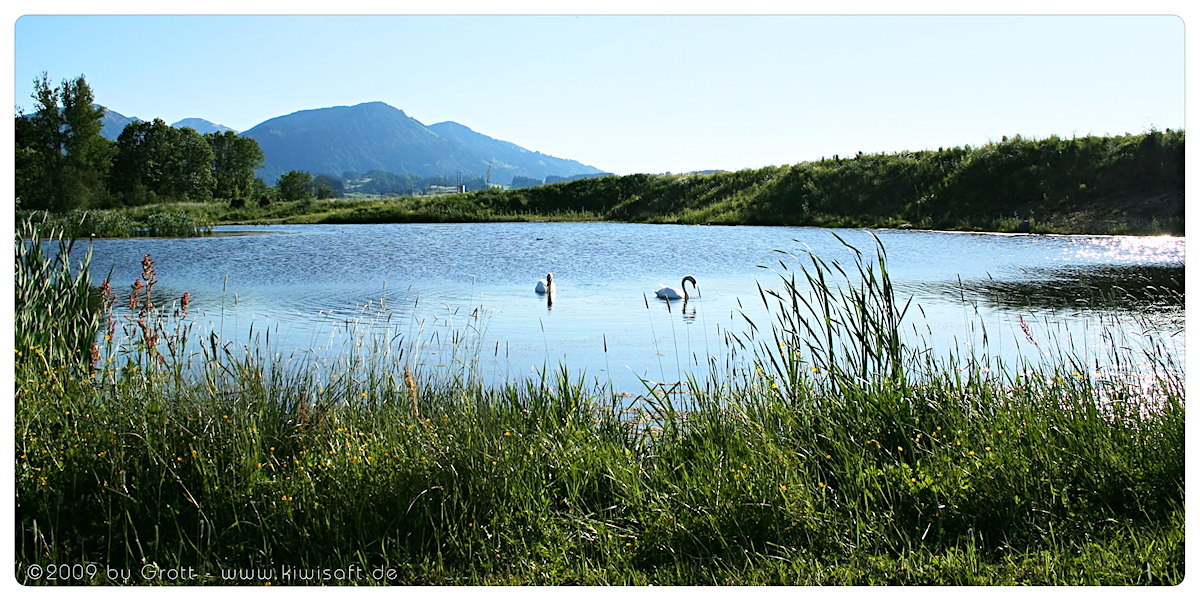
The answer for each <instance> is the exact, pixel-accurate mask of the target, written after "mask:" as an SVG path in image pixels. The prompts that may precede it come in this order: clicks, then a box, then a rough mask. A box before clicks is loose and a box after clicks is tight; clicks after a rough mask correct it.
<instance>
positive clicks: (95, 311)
mask: <svg viewBox="0 0 1200 601" xmlns="http://www.w3.org/2000/svg"><path fill="white" fill-rule="evenodd" d="M43 244H49V245H50V246H51V248H49V249H46V248H43ZM74 244H75V242H74V239H73V238H71V237H69V236H65V235H64V234H63V231H62V230H61V229H57V228H55V227H53V226H51V225H48V224H47V223H46V222H44V221H36V220H34V219H29V218H26V219H22V220H20V221H19V222H18V227H17V230H16V236H15V259H16V268H15V272H16V273H15V291H16V293H15V296H14V312H15V317H14V334H15V342H16V349H15V350H16V355H17V368H18V371H22V372H23V373H26V372H27V373H32V374H37V373H40V374H41V375H42V377H41V378H39V379H40V380H42V381H43V382H47V383H53V384H55V385H62V384H63V382H64V381H65V380H66V379H67V378H77V377H82V376H83V375H84V374H86V373H87V371H88V370H89V369H90V364H91V361H92V359H93V356H92V352H93V342H94V341H95V339H96V335H97V332H99V330H100V327H101V324H102V323H103V322H102V316H101V308H102V307H101V303H102V298H101V297H102V295H101V294H100V293H99V292H96V291H94V290H93V289H92V287H91V282H90V280H89V277H90V271H89V266H90V263H91V249H90V248H89V249H88V253H87V255H86V256H85V257H84V258H83V259H82V260H81V261H80V263H79V264H78V265H76V266H75V267H74V268H72V266H71V263H70V253H71V250H72V249H73V248H74ZM18 396H19V395H18Z"/></svg>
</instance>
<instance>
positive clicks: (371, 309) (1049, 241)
mask: <svg viewBox="0 0 1200 601" xmlns="http://www.w3.org/2000/svg"><path fill="white" fill-rule="evenodd" d="M217 229H218V232H219V233H221V235H217V236H212V237H206V238H190V239H120V240H97V241H96V242H95V243H94V258H93V266H94V267H93V277H95V278H96V279H99V278H100V277H102V276H103V274H104V273H106V271H107V269H108V268H110V267H111V268H113V280H112V281H113V285H114V288H115V289H117V290H118V293H120V294H127V291H128V289H129V288H128V286H129V285H130V284H132V282H133V281H134V279H135V278H137V277H138V276H139V275H140V273H141V259H142V256H143V255H144V254H146V253H149V254H150V255H151V256H152V257H153V258H154V260H155V262H156V268H157V275H158V280H159V284H158V286H157V287H156V288H155V291H156V292H157V293H159V294H160V295H161V298H162V299H163V300H164V301H171V300H175V299H178V298H179V297H180V296H182V294H183V293H184V292H189V293H191V299H192V300H191V314H190V317H191V319H192V320H193V322H194V324H195V328H196V331H197V332H198V333H205V332H208V331H214V332H216V333H217V334H218V335H219V336H220V337H221V339H222V340H225V341H230V342H234V343H237V344H241V345H243V346H244V345H246V344H250V343H252V342H256V344H258V345H259V346H260V347H262V346H267V347H268V348H267V349H266V350H268V351H269V352H272V353H276V354H278V355H280V356H282V357H287V358H296V357H324V358H329V360H335V359H334V358H336V357H337V356H338V354H339V353H345V352H346V350H347V349H353V348H355V347H356V345H361V346H358V352H369V351H370V350H371V349H372V348H379V347H378V345H379V344H382V345H383V346H387V347H394V348H399V347H408V350H407V351H406V352H407V353H408V357H409V359H410V360H414V361H416V362H417V363H419V364H424V365H426V366H430V367H439V366H454V365H456V364H458V363H459V362H460V361H461V359H462V358H463V357H466V356H476V357H478V358H479V364H478V372H477V373H478V374H479V375H480V376H482V377H484V378H486V379H488V380H490V381H496V380H505V379H517V378H522V377H525V376H527V375H530V374H531V373H534V371H535V370H537V369H540V368H542V367H543V366H548V367H550V368H556V367H557V366H558V365H559V364H560V363H562V364H565V365H567V366H568V367H569V368H570V369H571V370H572V371H573V372H575V373H577V374H578V373H584V374H586V376H587V377H588V379H593V378H595V379H599V380H601V381H604V382H612V383H613V384H614V385H615V386H616V387H617V388H618V389H622V390H631V391H634V392H639V391H642V390H643V388H642V385H641V384H640V383H639V379H640V378H645V379H647V380H650V381H663V382H671V381H677V380H679V379H681V378H682V377H683V376H684V374H686V373H689V372H692V373H696V372H703V371H704V365H705V363H706V358H707V357H710V356H714V357H722V356H724V355H725V354H726V347H725V340H726V334H727V333H729V332H736V333H741V332H745V331H746V330H747V327H748V326H747V321H746V318H747V317H748V318H749V319H750V320H751V321H754V322H755V323H756V324H758V325H759V326H760V327H763V326H767V325H768V324H769V322H770V320H771V319H770V316H769V314H768V312H767V311H766V310H765V309H764V308H763V303H762V300H761V299H760V297H759V292H758V286H759V285H760V284H761V285H762V286H763V287H764V288H768V289H780V288H781V286H780V282H781V280H780V277H779V275H778V274H777V273H776V271H777V270H778V269H779V267H780V263H779V261H780V260H783V261H785V262H786V263H787V264H788V265H790V266H792V267H793V268H798V267H799V266H800V262H799V261H797V260H794V259H790V258H789V257H787V256H785V255H784V254H781V253H780V252H776V251H786V252H790V253H793V254H796V255H800V256H803V254H804V253H805V252H806V251H810V252H813V253H815V254H816V255H818V256H820V257H822V258H823V259H826V260H836V261H839V262H841V263H842V264H843V265H846V266H847V267H848V268H852V265H853V254H852V252H851V251H850V250H849V249H847V248H846V247H845V246H843V245H842V243H841V242H839V241H838V239H837V238H835V236H834V235H833V234H835V233H836V234H837V235H838V236H840V237H841V238H842V239H843V240H845V241H846V242H847V243H849V244H851V245H853V246H855V247H857V248H859V249H861V250H862V251H863V252H864V254H866V255H867V256H873V255H874V240H873V238H872V233H871V232H868V231H865V230H829V229H821V228H806V227H753V226H737V227H725V226H671V225H642V224H624V223H495V224H491V223H489V224H462V225H445V224H391V225H346V226H325V225H304V226H261V227H251V226H235V227H234V226H231V227H222V228H217ZM874 235H875V236H878V239H879V240H880V241H881V242H882V243H883V244H884V246H885V248H886V249H887V253H888V260H889V264H890V272H891V275H892V278H893V281H894V282H895V283H896V285H897V289H898V292H899V294H900V296H901V298H902V299H907V298H908V297H912V299H913V301H912V303H913V308H912V309H910V312H909V319H908V324H907V325H906V331H908V332H911V336H912V339H913V340H918V339H920V340H921V341H922V343H923V344H928V345H929V346H931V347H932V348H933V349H934V350H935V351H937V352H948V351H955V352H964V351H965V350H973V351H975V352H981V353H988V354H993V355H999V356H1001V357H1012V356H1015V355H1018V354H1020V355H1028V354H1030V353H1034V354H1036V353H1038V352H1042V349H1044V348H1046V347H1048V346H1050V344H1048V343H1055V344H1058V345H1060V346H1062V345H1065V346H1069V347H1070V348H1072V349H1076V350H1077V351H1079V352H1081V353H1082V354H1088V353H1090V352H1092V351H1091V350H1089V349H1091V348H1093V347H1094V348H1100V345H1101V337H1102V336H1103V335H1105V332H1108V333H1112V332H1113V331H1116V332H1117V333H1119V334H1120V335H1121V336H1123V337H1128V338H1130V339H1132V340H1133V341H1134V342H1136V341H1137V340H1140V339H1141V338H1142V337H1143V336H1145V335H1146V334H1151V335H1154V336H1157V337H1160V338H1162V339H1164V340H1167V341H1168V342H1169V343H1170V344H1172V345H1174V346H1175V347H1177V349H1176V351H1174V352H1176V353H1177V355H1178V356H1179V358H1180V359H1182V353H1183V307H1182V292H1183V274H1184V270H1183V265H1184V240H1183V239H1182V238H1169V237H1153V238H1139V237H1110V236H1033V235H997V234H969V233H947V232H926V231H911V230H910V231H894V230H877V231H874ZM772 268H774V270H773V269H772ZM547 272H553V273H554V281H555V283H556V286H557V291H556V294H555V295H554V296H553V298H552V299H550V298H548V297H546V296H542V295H538V294H536V293H535V292H534V285H535V283H536V282H537V280H538V279H541V278H544V277H545V276H546V273H547ZM684 275H693V276H695V277H696V279H697V280H698V283H699V291H700V296H699V298H692V299H690V301H689V302H688V303H687V306H686V311H685V307H684V306H683V303H681V302H679V301H674V302H671V303H668V302H666V301H662V300H658V299H656V298H655V297H654V292H653V291H654V290H655V289H657V288H658V287H659V285H660V284H666V285H670V286H676V287H677V286H679V283H680V279H681V278H682V277H683V276H684ZM1163 289H1169V290H1174V291H1177V292H1178V293H1179V294H1178V297H1176V298H1175V299H1174V300H1171V299H1170V298H1168V297H1167V296H1166V295H1164V294H1162V293H1161V290H1163ZM551 300H552V302H550V301H551ZM918 306H919V307H920V309H919V310H918V308H917V307H918ZM743 314H744V315H745V317H743ZM1022 320H1023V321H1024V322H1025V323H1026V324H1027V325H1028V326H1029V327H1030V330H1031V334H1032V335H1033V336H1034V338H1035V340H1038V341H1039V342H1040V343H1041V344H1040V345H1039V347H1037V348H1035V347H1034V346H1033V345H1030V344H1028V343H1027V342H1026V341H1027V338H1026V336H1025V334H1024V332H1023V331H1022V329H1021V328H1020V326H1019V323H1020V321H1022ZM984 331H986V332H987V340H986V345H985V341H984V339H983V332H984ZM268 336H269V342H268V340H267V338H268ZM252 337H256V338H252ZM380 341H382V342H380Z"/></svg>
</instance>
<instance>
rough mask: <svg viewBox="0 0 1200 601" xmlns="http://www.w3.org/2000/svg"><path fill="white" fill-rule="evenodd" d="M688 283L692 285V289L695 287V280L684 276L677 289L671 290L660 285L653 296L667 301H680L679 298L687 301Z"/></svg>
mask: <svg viewBox="0 0 1200 601" xmlns="http://www.w3.org/2000/svg"><path fill="white" fill-rule="evenodd" d="M688 282H691V283H692V288H695V287H696V278H694V277H692V276H690V275H685V276H683V280H682V281H681V282H680V283H679V288H672V287H670V286H663V285H662V284H659V289H658V290H656V291H654V296H657V297H658V298H663V299H667V300H676V299H680V298H682V299H683V300H687V299H688V291H687V284H688ZM697 296H699V295H697Z"/></svg>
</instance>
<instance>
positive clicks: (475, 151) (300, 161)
mask: <svg viewBox="0 0 1200 601" xmlns="http://www.w3.org/2000/svg"><path fill="white" fill-rule="evenodd" d="M137 120H138V119H137V118H136V117H126V116H124V115H121V114H120V113H117V112H115V111H112V110H111V109H106V111H105V117H104V121H103V123H102V126H103V127H102V128H101V132H100V133H101V135H103V136H104V137H106V138H108V139H110V140H116V139H117V137H118V136H120V134H121V131H122V130H123V129H124V128H125V125H126V124H128V123H130V122H132V121H137ZM172 126H174V127H191V128H192V129H195V130H196V131H197V132H200V133H210V132H220V131H233V130H232V129H231V128H229V127H225V126H223V125H218V124H216V123H212V122H210V121H206V120H204V119H197V118H191V119H184V120H182V121H179V122H177V123H173V124H172ZM240 135H242V136H245V137H248V138H253V139H254V140H256V141H258V144H259V147H260V148H262V151H263V155H264V163H265V164H264V166H263V167H262V168H261V169H260V170H259V172H258V175H259V177H261V178H263V180H265V181H266V182H267V183H274V182H275V180H276V179H277V178H278V177H279V176H280V175H282V174H284V173H287V172H288V171H307V172H309V173H311V174H313V175H322V174H325V175H332V176H335V177H342V176H343V174H346V173H348V172H355V173H366V172H370V171H376V170H378V171H390V172H392V173H396V174H415V175H420V176H426V177H439V176H441V177H445V178H447V180H449V181H453V180H455V178H456V177H459V176H462V177H466V176H474V177H486V178H488V179H489V181H491V182H493V183H498V184H509V183H510V182H512V181H513V178H514V177H519V178H522V179H526V178H529V179H535V180H546V179H547V178H550V179H551V181H553V180H561V179H574V178H576V177H578V176H581V175H605V174H606V172H604V171H601V170H600V169H597V168H595V167H593V166H591V165H585V164H583V163H580V162H578V161H573V160H570V159H561V158H557V157H552V156H549V155H545V154H542V153H540V152H535V151H532V150H527V149H525V148H522V147H520V146H517V145H516V144H513V143H511V142H505V141H503V140H497V139H495V138H491V137H488V136H486V135H483V134H481V133H478V132H476V131H473V130H472V129H470V128H469V127H467V126H465V125H462V124H459V123H455V122H453V121H445V122H442V123H435V124H433V125H428V126H427V125H424V124H422V123H421V122H420V121H417V120H416V119H413V118H412V117H409V116H408V115H406V114H404V111H402V110H400V109H397V108H395V107H392V106H389V105H387V104H384V103H382V102H367V103H363V104H358V105H354V106H338V107H330V108H322V109H313V110H305V111H299V112H295V113H292V114H290V115H284V116H282V117H275V118H274V119H268V120H267V121H264V122H262V123H260V124H258V125H256V126H254V127H252V128H250V129H249V130H246V131H244V132H241V134H240Z"/></svg>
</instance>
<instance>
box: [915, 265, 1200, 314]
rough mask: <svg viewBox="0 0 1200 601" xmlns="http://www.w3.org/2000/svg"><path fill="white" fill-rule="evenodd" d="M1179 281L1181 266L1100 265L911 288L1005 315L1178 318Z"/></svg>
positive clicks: (923, 284)
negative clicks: (1044, 312)
mask: <svg viewBox="0 0 1200 601" xmlns="http://www.w3.org/2000/svg"><path fill="white" fill-rule="evenodd" d="M1183 278H1184V268H1183V265H1182V264H1176V265H1158V264H1147V265H1104V264H1100V265H1081V266H1070V267H1059V268H1048V267H1046V268H1038V269H1033V270H1029V271H1028V273H1027V277H1024V278H1011V279H995V278H980V279H974V280H961V281H955V282H926V283H922V284H919V285H916V286H915V288H916V289H918V290H921V291H924V292H928V293H936V294H943V295H946V296H948V297H950V298H958V299H960V300H961V301H963V302H984V303H988V304H990V305H991V306H994V307H997V308H1002V309H1009V310H1017V309H1025V310H1029V309H1049V310H1055V311H1082V310H1105V309H1110V310H1123V311H1144V312H1152V313H1164V312H1166V313H1178V312H1179V308H1180V307H1181V306H1182V305H1183V296H1184V287H1183ZM1179 317H1182V315H1179Z"/></svg>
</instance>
